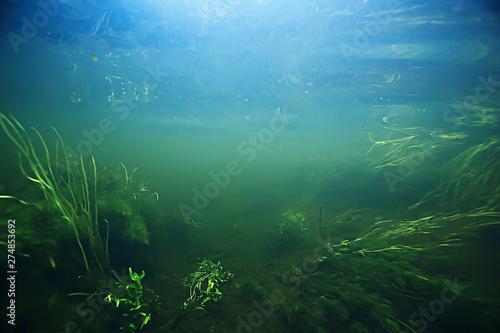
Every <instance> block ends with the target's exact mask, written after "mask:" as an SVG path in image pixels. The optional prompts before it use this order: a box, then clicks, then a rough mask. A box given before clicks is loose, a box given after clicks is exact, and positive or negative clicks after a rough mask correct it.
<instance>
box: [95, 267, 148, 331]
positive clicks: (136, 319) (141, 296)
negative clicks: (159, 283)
mask: <svg viewBox="0 0 500 333" xmlns="http://www.w3.org/2000/svg"><path fill="white" fill-rule="evenodd" d="M129 276H130V282H129V283H125V281H123V280H120V279H118V281H117V282H116V283H115V285H116V288H117V290H118V292H117V293H111V292H110V293H109V294H108V296H107V297H106V298H104V300H105V301H107V302H109V303H111V304H114V305H115V306H116V307H117V308H120V310H121V311H122V312H123V317H124V318H125V319H126V320H125V321H126V324H125V325H124V326H122V327H120V329H121V330H124V331H126V332H135V331H136V330H142V328H143V327H144V325H146V324H147V323H148V322H149V321H150V320H151V303H153V302H154V301H157V300H158V296H157V295H155V294H154V291H153V290H151V289H149V288H147V287H143V285H142V282H141V281H142V279H143V278H144V276H146V273H144V271H142V273H141V274H140V275H139V274H138V273H134V272H133V271H132V268H131V267H129Z"/></svg>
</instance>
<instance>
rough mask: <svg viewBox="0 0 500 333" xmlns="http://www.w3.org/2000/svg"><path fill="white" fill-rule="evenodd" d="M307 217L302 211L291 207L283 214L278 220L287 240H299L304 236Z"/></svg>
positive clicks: (281, 231)
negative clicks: (293, 209)
mask: <svg viewBox="0 0 500 333" xmlns="http://www.w3.org/2000/svg"><path fill="white" fill-rule="evenodd" d="M305 220H306V217H305V216H304V214H302V213H301V212H294V211H292V210H291V209H289V210H288V211H287V212H286V213H284V214H283V217H282V219H281V220H280V221H278V227H279V233H280V235H281V236H282V237H284V238H285V239H286V240H290V241H298V240H300V238H301V237H302V234H303V233H304V231H306V230H307V227H306V226H305Z"/></svg>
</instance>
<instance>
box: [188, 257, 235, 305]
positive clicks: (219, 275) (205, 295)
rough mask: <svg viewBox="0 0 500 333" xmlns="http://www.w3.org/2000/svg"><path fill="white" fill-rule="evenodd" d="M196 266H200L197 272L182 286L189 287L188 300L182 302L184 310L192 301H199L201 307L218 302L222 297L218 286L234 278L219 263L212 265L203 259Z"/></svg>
mask: <svg viewBox="0 0 500 333" xmlns="http://www.w3.org/2000/svg"><path fill="white" fill-rule="evenodd" d="M198 264H199V265H200V266H199V267H198V270H197V271H196V272H194V273H191V274H190V276H189V277H186V278H184V281H183V284H184V286H185V287H189V298H188V299H187V300H186V301H185V302H184V305H183V307H184V308H187V307H188V305H189V304H190V303H191V302H194V301H199V302H200V303H199V306H201V307H203V306H204V304H205V303H206V302H208V301H213V302H218V301H219V300H220V299H221V297H222V293H221V292H220V290H219V284H221V283H223V282H226V281H227V280H229V279H230V278H231V277H233V276H234V275H233V274H232V273H231V272H229V271H224V270H223V269H222V266H221V265H220V261H219V262H218V263H214V262H212V261H211V260H208V259H203V260H202V261H201V262H199V263H198Z"/></svg>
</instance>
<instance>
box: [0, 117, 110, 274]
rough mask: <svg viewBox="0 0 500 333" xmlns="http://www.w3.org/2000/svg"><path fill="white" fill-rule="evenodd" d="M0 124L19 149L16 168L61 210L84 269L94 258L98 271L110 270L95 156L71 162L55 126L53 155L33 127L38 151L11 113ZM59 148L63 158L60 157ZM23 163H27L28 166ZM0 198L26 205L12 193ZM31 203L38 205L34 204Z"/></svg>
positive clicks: (89, 266)
mask: <svg viewBox="0 0 500 333" xmlns="http://www.w3.org/2000/svg"><path fill="white" fill-rule="evenodd" d="M0 125H1V126H2V128H3V130H4V132H5V133H6V134H7V136H8V137H9V138H10V140H11V141H12V142H13V143H14V144H15V145H16V146H17V148H18V150H19V168H20V170H21V172H22V174H23V175H24V176H25V177H26V178H27V179H29V180H30V181H32V182H34V183H35V184H36V185H37V186H38V188H39V189H40V190H41V191H42V193H43V195H44V197H45V199H46V200H47V201H48V202H49V203H50V204H51V205H52V206H53V207H54V208H56V209H57V210H58V211H59V212H60V213H61V216H62V218H63V219H64V220H65V221H66V222H68V224H69V226H70V227H71V229H72V230H73V233H74V235H75V238H76V241H77V243H78V246H79V248H80V251H81V253H82V258H83V261H84V264H85V268H86V269H87V271H91V264H90V263H89V257H90V262H91V263H92V262H93V261H94V260H95V262H96V263H97V265H98V267H99V268H100V269H101V270H104V269H109V267H110V263H109V249H108V235H106V239H105V241H104V242H103V241H102V239H101V236H100V230H99V220H98V211H97V169H96V163H95V160H94V157H93V156H91V158H90V163H88V162H87V161H85V160H84V159H83V156H81V157H80V161H79V162H77V165H74V164H72V163H70V161H69V154H68V153H67V152H66V148H65V146H64V142H63V139H62V137H61V135H60V134H59V132H57V130H56V129H55V128H53V130H54V132H55V133H56V135H57V137H58V139H59V141H57V143H56V153H55V157H52V156H51V154H50V152H49V149H48V146H47V144H46V142H45V140H44V138H43V136H42V135H41V134H40V132H39V131H38V130H37V129H36V128H32V130H33V131H34V132H35V134H36V136H37V137H38V141H39V142H40V144H41V147H42V149H41V152H38V151H37V149H36V148H35V145H34V144H33V141H32V140H31V136H30V135H29V134H28V132H27V131H26V130H25V128H24V127H23V126H22V125H21V123H19V121H17V119H16V118H14V117H13V116H11V117H10V119H9V118H8V117H7V116H5V115H4V114H2V113H0ZM60 149H61V150H62V155H63V158H62V159H60V158H59V150H60ZM24 164H27V168H26V167H25V166H24ZM88 164H90V165H88ZM54 166H59V168H62V169H63V170H64V174H61V172H58V171H57V169H56V168H55V167H54ZM89 176H91V178H90V177H89ZM92 185H93V186H92ZM0 198H4V199H16V200H17V201H19V202H20V203H22V204H28V203H27V202H26V201H24V200H21V199H20V198H17V197H14V196H6V195H3V196H0ZM34 205H36V206H37V207H39V208H41V207H40V206H39V205H37V204H36V203H35V204H34ZM105 222H106V223H107V230H108V232H109V223H108V222H107V221H106V220H105ZM84 238H86V239H87V240H88V242H89V250H88V251H89V252H90V253H89V254H87V252H86V250H85V248H84V246H83V244H82V239H84Z"/></svg>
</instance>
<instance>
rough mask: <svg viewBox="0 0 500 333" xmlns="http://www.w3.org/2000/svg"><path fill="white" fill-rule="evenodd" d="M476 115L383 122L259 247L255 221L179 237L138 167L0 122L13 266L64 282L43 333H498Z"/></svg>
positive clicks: (484, 158)
mask: <svg viewBox="0 0 500 333" xmlns="http://www.w3.org/2000/svg"><path fill="white" fill-rule="evenodd" d="M486 108H487V109H488V110H490V111H491V110H492V109H494V106H491V107H490V106H488V107H486ZM483 111H484V110H483ZM483 111H481V110H479V109H478V110H476V111H475V113H474V116H471V117H472V118H467V119H461V122H460V126H461V130H460V131H444V130H443V131H430V130H429V128H428V127H427V126H426V124H425V122H424V121H423V120H420V119H419V116H418V115H417V113H416V111H415V110H414V109H412V108H408V107H403V106H401V107H399V108H398V107H395V108H394V109H392V110H391V111H384V110H382V109H378V110H377V112H378V113H375V115H376V117H379V118H380V119H381V121H379V122H378V124H377V125H376V126H372V127H370V131H367V133H368V134H367V140H366V145H367V146H366V154H365V155H362V156H361V157H360V160H357V159H356V158H352V159H350V160H345V161H336V162H335V165H331V164H328V163H331V162H329V161H324V162H322V163H324V164H323V165H319V164H320V162H316V163H317V164H318V166H316V167H317V168H318V170H320V169H321V168H323V170H327V171H326V172H323V173H320V172H318V176H315V178H314V177H313V178H310V179H311V181H310V182H311V184H312V185H311V186H309V187H308V189H309V190H311V191H312V193H306V194H301V195H297V196H296V197H291V198H290V200H283V202H281V203H280V204H276V205H275V206H273V207H271V208H269V207H268V209H269V211H268V212H267V214H266V215H262V216H264V219H265V220H264V221H261V219H262V216H260V215H259V217H258V218H255V219H256V220H259V221H258V223H262V224H259V227H255V230H254V231H253V233H251V232H245V231H247V229H245V228H247V227H246V226H243V225H241V224H240V222H239V219H241V220H245V219H246V220H248V221H252V222H253V221H254V220H252V215H251V213H248V212H245V214H244V216H234V217H233V216H231V218H228V221H227V222H224V223H222V224H220V225H219V226H213V225H212V226H211V225H210V223H209V222H210V221H209V219H206V220H203V219H201V220H202V222H201V223H197V224H196V225H194V224H186V223H185V222H184V221H183V220H182V218H180V217H178V216H176V214H175V213H174V212H168V211H165V209H166V208H165V207H164V206H160V204H161V198H162V197H163V196H164V193H163V192H162V193H158V192H156V191H155V189H154V188H155V184H154V182H153V181H148V180H145V179H141V178H139V177H140V171H139V168H138V167H136V168H133V169H131V170H129V169H127V167H126V166H125V164H123V163H110V164H107V165H104V164H102V163H100V161H99V160H97V159H95V158H94V157H93V156H79V157H75V156H71V155H69V154H68V153H67V151H66V149H65V146H64V142H63V139H62V137H61V136H60V135H59V133H58V132H57V130H55V129H54V133H55V138H56V143H55V145H53V144H50V143H49V141H48V140H46V137H44V136H42V134H41V133H40V132H39V131H38V130H36V129H32V130H27V129H25V128H24V127H23V126H22V125H21V124H20V123H19V122H18V121H17V120H16V119H15V118H13V117H8V116H5V115H3V114H0V125H1V126H2V129H3V131H4V132H5V133H6V135H7V137H8V138H9V139H10V140H11V141H12V142H13V144H14V146H15V147H16V148H17V150H18V152H19V157H20V159H19V171H20V173H21V174H22V175H23V176H24V178H25V180H26V183H25V184H23V186H24V187H25V189H26V190H25V191H24V192H19V194H18V195H17V196H13V195H7V194H4V195H1V197H0V198H1V199H3V200H1V201H0V204H2V205H5V207H7V208H6V210H5V212H4V214H13V215H16V216H17V217H18V218H19V219H23V220H24V221H26V223H24V224H23V225H19V227H18V229H17V232H18V235H19V237H18V240H19V241H18V243H17V244H16V245H17V251H18V255H19V258H18V260H19V261H20V265H21V264H22V265H23V266H26V267H30V265H31V267H32V269H31V270H29V271H28V274H32V275H35V274H40V275H42V276H48V277H49V278H47V279H51V280H50V281H57V283H56V282H53V283H52V282H45V285H46V288H45V290H44V291H36V292H37V293H39V294H37V295H39V296H37V297H38V298H39V299H40V301H39V302H40V304H44V305H45V306H46V307H47V308H48V309H49V310H48V311H50V312H54V311H55V312H57V313H58V314H60V315H59V318H60V317H61V316H62V317H64V318H65V320H64V321H63V322H61V320H60V319H58V318H54V317H53V318H52V319H51V320H50V321H47V324H46V327H45V328H43V329H42V332H44V331H50V329H52V327H58V328H60V329H61V331H64V329H66V330H67V331H69V332H71V331H74V330H75V329H77V328H81V329H82V331H94V332H111V331H113V332H115V331H124V332H207V331H209V332H219V331H220V332H226V331H227V332H229V331H243V332H244V331H248V332H251V331H252V330H253V331H256V332H257V331H263V332H384V333H385V332H391V333H397V332H406V333H409V332H412V333H415V332H422V331H425V330H427V331H429V332H434V331H435V332H440V331H450V330H454V331H460V330H462V331H463V330H468V331H473V330H474V329H475V327H477V325H480V326H481V327H482V328H484V331H485V332H494V331H495V329H496V327H497V325H498V320H497V319H496V318H495V317H494V316H493V315H492V314H493V313H495V311H496V310H495V309H496V307H497V306H498V299H500V294H499V293H498V289H495V288H494V287H495V286H496V283H497V281H496V276H497V274H498V269H497V268H496V266H497V265H496V263H497V262H498V259H499V257H498V255H499V254H498V251H496V249H497V242H498V239H499V238H500V229H499V226H500V212H499V210H500V185H499V184H500V179H499V176H498V172H496V171H497V170H498V169H499V167H500V162H499V161H500V148H499V147H500V138H499V136H498V134H495V131H485V132H484V133H480V134H478V133H474V134H472V133H471V132H470V128H475V127H476V125H477V124H484V123H485V122H487V123H488V126H490V127H491V128H493V129H498V119H497V118H495V117H493V115H492V114H493V112H490V111H488V112H486V111H484V112H483ZM492 122H493V123H492ZM495 122H496V123H495ZM443 127H444V126H443ZM431 134H432V135H431ZM417 157H418V158H417ZM424 162H425V163H424ZM309 167H311V166H310V165H307V164H304V166H303V167H302V168H309ZM411 168H413V169H411ZM410 170H411V172H410ZM297 174H298V175H299V176H301V177H302V174H303V172H302V171H301V172H299V173H297ZM306 179H307V178H303V180H302V181H301V182H300V184H303V183H304V182H307V180H306ZM346 179H347V181H346ZM380 180H382V184H381V181H380ZM346 182H347V183H348V184H349V186H340V185H341V184H345V183H346ZM380 186H384V189H385V190H384V191H381V190H380ZM296 192H300V188H298V189H297V191H296ZM360 193H361V194H364V197H363V199H364V198H366V197H367V198H370V199H371V198H372V197H373V198H375V199H373V200H372V201H371V203H370V201H369V200H359V201H357V200H358V198H359V197H361V194H360ZM371 193H375V194H371ZM370 195H372V197H370ZM7 202H8V203H9V205H8V206H7V204H6V203H7ZM318 208H319V209H318ZM316 221H317V222H316ZM207 222H208V223H207ZM214 235H216V236H214ZM214 239H215V240H214ZM2 244H3V243H2ZM246 251H249V252H248V253H251V252H250V251H256V252H257V253H258V254H259V255H256V258H258V259H257V260H253V258H251V255H250V254H247V252H246ZM259 251H261V252H259ZM35 262H40V263H41V262H45V264H34V263H35ZM195 262H196V263H197V264H196V265H193V263H195ZM221 263H223V264H224V267H223V266H222V264H221ZM120 267H121V272H120ZM27 270H28V269H27ZM139 272H140V273H139ZM25 288H26V287H25ZM28 290H29V289H28ZM75 309H76V310H75ZM470 309H478V310H477V311H475V312H471V311H470ZM34 311H35V310H33V309H25V310H24V311H23V312H25V313H28V314H31V313H33V312H34ZM45 314H46V315H47V313H45ZM49 317H50V316H49ZM457 317H458V318H461V319H460V320H459V321H457V320H456V318H457ZM69 322H71V323H75V324H74V325H73V324H67V323H69ZM478 323H479V324H478ZM68 325H69V326H68ZM63 326H66V327H69V328H64V327H63ZM30 328H31V327H30Z"/></svg>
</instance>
